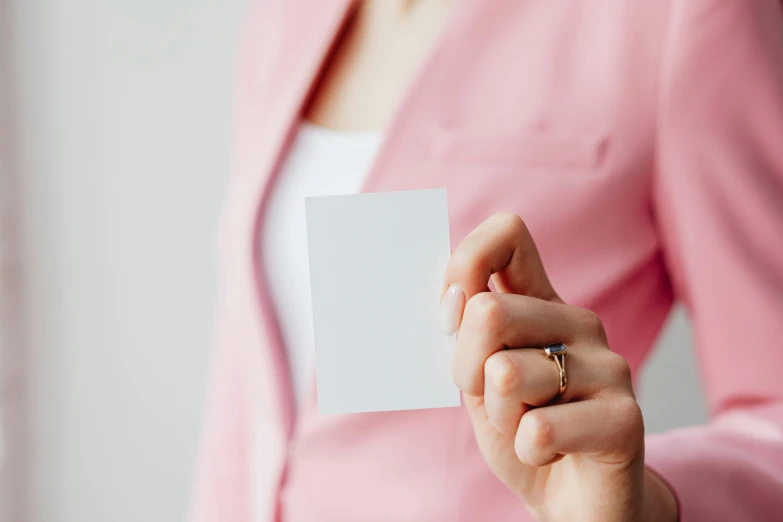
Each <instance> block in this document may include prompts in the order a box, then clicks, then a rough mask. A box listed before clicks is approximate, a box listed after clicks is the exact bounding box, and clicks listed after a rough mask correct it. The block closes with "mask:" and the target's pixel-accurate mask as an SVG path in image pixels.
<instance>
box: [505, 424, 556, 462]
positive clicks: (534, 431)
mask: <svg viewBox="0 0 783 522" xmlns="http://www.w3.org/2000/svg"><path fill="white" fill-rule="evenodd" d="M553 444H554V434H553V432H552V425H551V424H550V423H549V422H547V421H546V419H544V418H542V417H541V416H540V415H537V414H536V412H535V411H529V412H527V413H525V414H524V415H523V416H522V420H521V421H520V423H519V433H518V436H517V437H516V440H515V443H514V449H515V451H516V453H517V456H518V457H519V458H520V460H522V461H523V462H525V463H528V464H532V465H536V463H543V462H546V461H547V460H548V457H547V458H545V456H549V454H550V453H551V452H550V451H549V448H551V447H552V445H553Z"/></svg>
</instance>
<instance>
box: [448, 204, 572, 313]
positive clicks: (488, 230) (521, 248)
mask: <svg viewBox="0 0 783 522" xmlns="http://www.w3.org/2000/svg"><path fill="white" fill-rule="evenodd" d="M492 274H496V277H495V278H494V280H495V281H494V282H495V285H496V287H497V288H498V290H500V291H501V292H506V293H515V294H520V295H528V296H532V297H538V298H540V299H545V300H556V299H559V298H558V297H557V294H556V293H555V291H554V289H552V285H551V284H550V283H549V279H548V278H547V276H546V272H545V271H544V265H543V264H542V262H541V257H540V256H539V254H538V250H537V248H536V245H535V243H534V242H533V238H532V237H531V236H530V232H528V230H527V227H526V226H525V224H524V222H523V221H522V219H520V218H519V217H518V216H515V215H513V214H495V215H494V216H492V217H491V218H489V219H487V220H486V221H484V222H483V223H481V224H480V225H479V226H478V227H477V228H476V229H475V230H473V231H472V232H471V233H470V234H468V236H467V237H466V238H465V239H464V240H463V241H462V242H461V243H460V244H459V246H457V248H456V250H454V252H453V253H452V255H451V258H450V260H449V264H448V266H447V268H446V276H445V282H444V285H443V292H445V291H446V289H447V288H448V287H449V285H451V284H453V283H456V284H459V285H461V286H462V288H463V289H464V291H465V294H466V296H467V298H468V299H470V298H471V297H472V296H473V295H475V294H477V293H479V292H483V291H484V290H485V289H486V288H487V285H488V283H489V280H490V276H491V275H492Z"/></svg>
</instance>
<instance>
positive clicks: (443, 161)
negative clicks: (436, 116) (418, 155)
mask: <svg viewBox="0 0 783 522" xmlns="http://www.w3.org/2000/svg"><path fill="white" fill-rule="evenodd" d="M607 146H608V140H607V139H606V138H605V137H603V136H601V135H584V134H578V135H572V134H567V133H558V132H549V131H520V132H513V133H492V132H476V131H465V130H459V131H442V132H440V133H438V134H437V135H436V136H435V139H434V140H433V142H432V155H433V158H434V159H435V161H436V162H437V163H438V164H440V165H442V166H444V167H448V168H449V169H463V168H464V169H471V170H472V169H481V170H483V171H484V172H487V173H488V172H498V173H502V172H508V173H516V174H526V173H529V174H537V173H539V174H543V173H551V174H580V173H586V174H589V173H590V172H594V171H596V170H598V169H599V167H600V166H601V165H602V163H603V160H604V156H605V154H606V149H607Z"/></svg>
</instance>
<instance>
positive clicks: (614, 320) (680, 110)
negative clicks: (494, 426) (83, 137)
mask: <svg viewBox="0 0 783 522" xmlns="http://www.w3.org/2000/svg"><path fill="white" fill-rule="evenodd" d="M350 7H351V1H350V0H312V1H306V0H287V1H280V0H257V1H256V2H255V4H254V8H253V10H252V12H251V13H250V15H249V17H248V23H247V27H246V30H245V31H244V34H243V37H242V44H241V46H242V55H241V62H240V66H241V75H240V78H239V85H238V88H239V93H238V110H237V115H238V116H237V124H238V132H237V142H236V150H235V158H236V165H235V170H234V172H233V174H232V176H231V179H230V182H229V186H228V191H227V195H226V204H225V210H224V212H223V215H222V219H221V225H220V229H221V232H220V240H219V256H220V260H219V265H220V292H219V303H218V312H217V325H216V340H215V349H214V356H213V361H212V364H213V366H212V373H211V387H210V389H211V391H210V394H209V400H208V411H207V416H206V427H205V432H204V436H203V443H202V447H201V452H200V459H199V465H198V472H197V480H196V487H195V493H194V504H193V511H192V520H193V521H194V522H218V521H220V522H228V521H231V522H249V521H250V520H259V521H263V522H272V521H276V520H281V519H282V520H285V521H295V522H304V521H308V522H311V521H334V522H338V521H339V522H366V521H370V520H372V521H385V520H388V521H449V522H454V521H457V522H480V521H493V522H504V521H508V522H511V521H514V522H522V521H525V520H531V519H530V517H529V515H528V514H527V513H526V512H525V508H524V506H523V504H522V502H521V501H520V500H519V499H518V498H516V497H515V496H513V495H512V494H511V493H510V492H509V491H508V490H507V489H506V488H505V487H504V486H503V485H501V484H500V482H499V481H498V480H496V479H495V478H494V476H493V475H492V473H491V472H490V470H489V469H488V468H487V466H486V465H485V463H484V461H483V459H482V457H481V455H479V453H478V451H477V449H476V444H475V442H474V439H473V434H472V430H471V426H470V421H469V419H468V417H467V415H466V413H465V412H464V410H463V409H461V408H452V409H443V410H424V411H407V412H391V413H373V414H358V415H341V416H321V415H319V414H318V413H317V407H316V399H315V397H314V396H313V397H312V398H311V399H310V402H309V404H308V405H306V406H305V407H304V408H303V410H302V411H301V412H300V413H299V414H298V415H296V416H295V415H294V410H293V408H292V405H293V403H292V393H291V384H290V382H289V378H288V372H287V368H286V360H285V355H284V354H285V352H284V350H283V348H282V347H281V342H280V334H279V330H278V327H277V325H276V322H275V317H274V312H273V310H272V309H271V308H270V304H269V299H268V296H267V285H266V282H265V281H264V275H263V274H264V271H263V267H261V266H260V264H259V255H258V245H259V237H258V235H259V228H260V227H259V222H260V220H261V219H262V216H263V211H264V202H265V200H266V196H267V195H268V194H269V190H270V187H271V185H272V183H273V180H274V175H275V172H276V170H277V169H276V166H277V165H278V164H279V163H280V161H281V158H283V157H284V155H285V152H286V146H287V144H288V142H289V138H290V137H291V131H292V129H293V128H294V127H295V124H296V123H297V120H298V118H300V113H301V109H302V105H303V103H304V101H305V100H306V98H307V95H308V92H309V91H310V90H311V88H312V85H313V82H314V78H315V77H316V75H317V74H318V71H319V69H320V67H321V66H322V64H323V63H324V58H325V56H326V54H327V53H328V51H329V49H330V45H331V44H332V42H334V40H335V36H336V35H337V33H338V32H339V30H340V28H341V25H342V23H343V22H344V21H345V19H346V14H347V13H348V12H349V10H350ZM429 187H446V188H447V189H448V197H449V214H450V223H451V234H452V238H451V239H452V245H456V244H457V243H458V242H459V241H460V240H461V238H462V237H464V236H465V235H466V234H467V233H468V232H469V231H470V230H471V229H473V228H474V227H475V226H476V225H477V224H478V223H479V222H481V221H482V220H483V219H485V218H486V217H488V216H489V215H491V214H492V213H495V212H498V211H510V212H514V213H516V214H519V215H520V216H522V218H523V219H524V220H525V221H526V222H527V224H528V226H529V228H530V229H531V231H532V233H533V236H534V238H535V240H536V241H537V243H538V246H539V250H540V252H541V255H542V257H543V259H544V262H545V264H546V267H547V271H548V272H549V274H550V277H551V279H552V281H553V283H554V285H555V287H556V288H557V290H558V292H559V293H560V295H562V296H563V298H564V299H565V300H566V301H567V302H569V303H571V304H576V305H580V306H584V307H588V308H590V309H592V310H594V311H595V312H597V313H598V315H599V316H600V317H601V318H603V320H604V322H605V325H606V328H607V331H608V335H609V340H610V345H611V347H612V348H613V350H615V351H616V352H618V353H620V354H622V355H623V356H624V357H625V358H626V359H627V360H628V362H629V363H630V365H631V367H632V368H633V369H634V371H636V370H638V369H639V367H640V366H641V364H642V363H643V362H644V359H645V357H646V356H647V355H648V353H649V350H650V345H651V343H652V342H653V340H654V339H655V337H656V335H657V334H658V332H659V329H660V327H661V323H662V322H663V321H664V319H665V318H666V316H667V314H668V313H669V310H670V308H671V306H672V303H673V302H674V301H675V300H679V301H682V302H683V303H684V304H685V305H686V306H687V309H688V311H689V313H690V317H691V320H692V322H693V325H694V328H695V341H696V344H697V346H698V360H699V363H700V366H701V374H702V377H703V381H704V386H705V388H706V393H707V396H708V398H709V405H710V409H711V416H712V421H711V422H710V423H709V425H705V426H698V427H693V428H687V429H681V430H676V431H673V432H670V433H666V434H664V435H661V436H651V437H649V438H648V440H647V450H646V451H647V464H648V465H649V466H650V467H652V468H653V469H655V470H657V472H658V473H660V474H661V475H662V476H663V477H664V478H665V479H666V480H667V481H668V482H669V483H670V484H671V486H672V488H673V489H674V490H675V492H676V494H677V496H678V497H679V500H680V503H681V511H682V520H684V521H687V522H695V521H713V522H716V521H717V522H739V521H772V520H776V521H780V520H783V514H782V513H783V345H782V344H781V343H782V341H781V339H782V338H783V334H782V332H783V14H782V13H781V6H780V3H779V2H778V1H777V0H753V1H749V0H656V1H654V2H653V1H647V2H626V1H622V0H615V1H612V0H606V1H602V2H580V1H575V0H572V1H566V0H563V1H557V2H553V1H522V0H492V1H486V0H462V1H459V2H455V5H454V9H453V12H452V15H451V17H450V19H449V20H448V22H447V23H446V24H445V26H444V28H443V30H442V32H441V34H440V36H439V37H438V38H437V40H436V43H435V44H434V46H433V47H432V48H431V50H430V52H429V54H428V56H427V57H426V58H425V60H424V62H423V65H422V66H421V67H420V68H419V70H418V72H417V73H416V74H415V75H414V77H413V78H412V79H411V81H410V83H409V86H408V88H407V91H406V93H405V94H404V97H403V98H402V100H401V102H400V104H399V106H398V108H397V110H396V113H395V114H394V116H393V119H392V121H391V123H390V124H389V126H388V128H387V129H386V131H385V139H384V141H383V144H382V146H381V148H380V151H379V154H378V156H377V158H376V160H375V162H374V165H373V166H372V169H371V172H370V175H369V179H368V180H367V183H366V185H365V187H364V190H366V191H391V190H401V189H420V188H429Z"/></svg>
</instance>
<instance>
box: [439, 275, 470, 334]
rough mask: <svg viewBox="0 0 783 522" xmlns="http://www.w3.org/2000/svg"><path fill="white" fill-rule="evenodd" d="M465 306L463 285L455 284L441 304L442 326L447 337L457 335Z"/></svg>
mask: <svg viewBox="0 0 783 522" xmlns="http://www.w3.org/2000/svg"><path fill="white" fill-rule="evenodd" d="M464 306H465V292H464V290H462V286H461V285H459V284H457V283H453V284H452V285H451V286H449V288H448V290H446V293H445V294H444V295H443V299H442V300H441V302H440V324H441V327H442V328H443V332H444V333H445V334H446V335H453V334H455V333H457V329H459V322H460V319H461V317H462V308H463V307H464Z"/></svg>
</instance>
